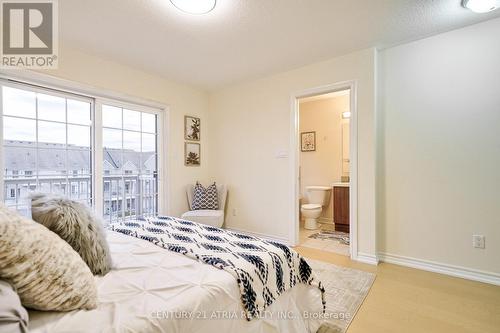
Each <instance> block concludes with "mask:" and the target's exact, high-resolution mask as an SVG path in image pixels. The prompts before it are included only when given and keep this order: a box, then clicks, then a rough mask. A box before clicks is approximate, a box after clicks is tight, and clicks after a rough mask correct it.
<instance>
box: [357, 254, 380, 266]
mask: <svg viewBox="0 0 500 333" xmlns="http://www.w3.org/2000/svg"><path fill="white" fill-rule="evenodd" d="M355 260H356V261H359V262H362V263H364V264H369V265H375V266H376V265H378V263H379V259H378V257H377V256H376V255H373V254H368V253H363V252H358V256H357V258H356V259H355Z"/></svg>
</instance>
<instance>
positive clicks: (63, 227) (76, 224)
mask: <svg viewBox="0 0 500 333" xmlns="http://www.w3.org/2000/svg"><path fill="white" fill-rule="evenodd" d="M31 215H32V216H33V220H35V221H36V222H38V223H41V224H43V225H44V226H46V227H47V228H49V229H50V230H51V231H53V232H55V233H56V234H58V235H59V237H61V238H62V239H64V240H65V241H66V242H68V244H69V245H71V247H72V248H73V249H74V250H75V251H76V252H78V254H80V256H81V257H82V259H83V261H85V263H86V264H87V266H89V268H90V270H91V271H92V273H93V274H95V275H105V274H106V273H108V272H109V271H110V270H111V254H110V253H109V247H108V243H107V241H106V234H105V233H104V230H103V224H104V222H103V221H102V220H101V219H98V218H97V217H96V216H95V214H94V212H93V211H92V210H91V208H89V207H88V206H87V205H85V204H82V203H79V202H76V201H73V200H70V199H67V198H65V197H63V196H59V195H54V194H44V193H36V194H33V195H32V196H31Z"/></svg>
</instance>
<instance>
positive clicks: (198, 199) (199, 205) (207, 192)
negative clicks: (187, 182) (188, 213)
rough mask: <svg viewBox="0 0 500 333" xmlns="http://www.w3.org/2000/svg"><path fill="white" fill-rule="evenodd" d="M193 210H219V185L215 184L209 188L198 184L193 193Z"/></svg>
mask: <svg viewBox="0 0 500 333" xmlns="http://www.w3.org/2000/svg"><path fill="white" fill-rule="evenodd" d="M191 209H192V210H201V209H210V210H217V209H219V198H218V194H217V185H216V184H215V183H213V184H212V185H210V186H209V187H207V188H204V187H203V185H201V184H200V183H198V182H196V185H195V187H194V191H193V202H192V204H191Z"/></svg>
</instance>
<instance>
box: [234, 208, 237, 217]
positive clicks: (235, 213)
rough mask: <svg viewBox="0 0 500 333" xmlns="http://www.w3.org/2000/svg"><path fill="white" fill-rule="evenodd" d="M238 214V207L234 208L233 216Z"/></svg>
mask: <svg viewBox="0 0 500 333" xmlns="http://www.w3.org/2000/svg"><path fill="white" fill-rule="evenodd" d="M236 215H238V211H237V210H236V208H233V216H236Z"/></svg>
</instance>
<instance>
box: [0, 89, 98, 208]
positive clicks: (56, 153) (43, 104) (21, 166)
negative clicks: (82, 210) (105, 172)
mask: <svg viewBox="0 0 500 333" xmlns="http://www.w3.org/2000/svg"><path fill="white" fill-rule="evenodd" d="M1 102H2V106H3V115H2V117H3V147H4V156H3V161H4V166H5V174H4V179H3V183H4V184H3V186H4V194H5V193H6V191H7V190H9V191H10V194H11V195H9V196H6V195H4V201H5V203H6V205H7V206H10V207H14V208H16V209H18V210H19V211H21V212H23V211H27V210H28V206H27V201H26V199H27V195H28V194H29V192H32V191H43V192H54V193H61V194H65V195H68V196H70V197H71V198H73V199H76V200H79V201H82V202H87V203H89V204H91V200H92V190H91V189H92V164H91V156H92V145H91V142H92V140H91V135H92V134H91V133H92V126H91V124H92V123H91V116H92V100H90V99H86V98H82V97H79V96H76V95H71V94H62V93H60V92H53V91H50V90H43V89H38V88H31V87H29V86H20V85H13V86H10V85H9V86H5V85H4V86H2V101H1ZM74 169H79V170H83V172H82V175H81V176H78V177H76V176H75V175H74V174H72V173H70V172H68V171H69V170H74ZM74 181H78V182H79V183H80V184H81V186H77V187H75V189H76V190H75V191H73V186H71V187H70V184H73V183H74ZM68 189H71V191H70V193H67V191H68ZM13 193H17V195H14V196H13V195H12V194H13Z"/></svg>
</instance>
